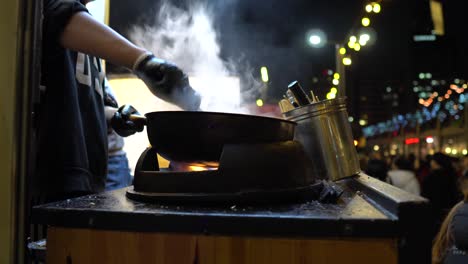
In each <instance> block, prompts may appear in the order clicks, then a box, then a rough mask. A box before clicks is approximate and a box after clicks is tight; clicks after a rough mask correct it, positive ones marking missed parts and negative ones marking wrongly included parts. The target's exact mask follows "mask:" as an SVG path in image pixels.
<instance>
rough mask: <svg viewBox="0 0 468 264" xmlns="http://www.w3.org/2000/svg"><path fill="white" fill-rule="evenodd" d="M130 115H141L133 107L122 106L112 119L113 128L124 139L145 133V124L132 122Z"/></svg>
mask: <svg viewBox="0 0 468 264" xmlns="http://www.w3.org/2000/svg"><path fill="white" fill-rule="evenodd" d="M130 115H140V113H138V111H137V110H136V109H135V108H134V107H133V106H131V105H122V106H121V107H119V109H118V110H117V112H115V113H114V116H113V117H112V119H111V126H112V128H113V129H114V130H115V132H117V134H119V135H120V136H122V137H128V136H130V135H133V134H135V132H141V131H143V128H144V124H141V123H135V122H133V121H131V120H130V118H129V117H130Z"/></svg>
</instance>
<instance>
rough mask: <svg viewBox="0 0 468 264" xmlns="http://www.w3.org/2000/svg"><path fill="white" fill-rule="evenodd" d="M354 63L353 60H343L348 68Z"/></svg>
mask: <svg viewBox="0 0 468 264" xmlns="http://www.w3.org/2000/svg"><path fill="white" fill-rule="evenodd" d="M352 63H353V61H352V60H351V58H347V57H346V58H343V64H344V65H346V66H349V65H351V64H352Z"/></svg>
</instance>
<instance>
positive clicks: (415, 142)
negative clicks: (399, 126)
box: [405, 138, 419, 145]
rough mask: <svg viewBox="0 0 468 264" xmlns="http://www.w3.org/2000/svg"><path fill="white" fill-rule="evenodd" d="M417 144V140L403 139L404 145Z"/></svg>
mask: <svg viewBox="0 0 468 264" xmlns="http://www.w3.org/2000/svg"><path fill="white" fill-rule="evenodd" d="M418 143H419V138H407V139H405V144H406V145H411V144H418Z"/></svg>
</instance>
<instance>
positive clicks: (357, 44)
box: [354, 43, 361, 51]
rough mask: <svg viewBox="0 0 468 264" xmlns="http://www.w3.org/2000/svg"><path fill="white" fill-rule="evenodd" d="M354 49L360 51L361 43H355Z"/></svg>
mask: <svg viewBox="0 0 468 264" xmlns="http://www.w3.org/2000/svg"><path fill="white" fill-rule="evenodd" d="M354 50H355V51H360V50H361V45H359V43H356V44H354Z"/></svg>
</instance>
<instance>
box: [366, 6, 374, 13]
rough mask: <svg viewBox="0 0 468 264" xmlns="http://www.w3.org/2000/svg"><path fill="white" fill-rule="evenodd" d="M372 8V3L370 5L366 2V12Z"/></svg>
mask: <svg viewBox="0 0 468 264" xmlns="http://www.w3.org/2000/svg"><path fill="white" fill-rule="evenodd" d="M372 9H373V8H372V5H371V4H367V5H366V12H367V13H370V12H372Z"/></svg>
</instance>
